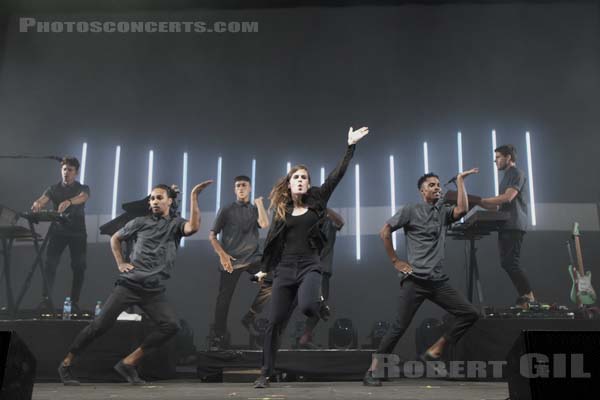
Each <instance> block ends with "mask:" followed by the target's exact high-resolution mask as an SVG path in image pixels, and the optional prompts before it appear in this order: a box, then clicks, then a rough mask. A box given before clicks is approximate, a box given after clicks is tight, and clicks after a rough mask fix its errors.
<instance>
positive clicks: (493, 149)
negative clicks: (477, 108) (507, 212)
mask: <svg viewBox="0 0 600 400" xmlns="http://www.w3.org/2000/svg"><path fill="white" fill-rule="evenodd" d="M497 147H498V145H497V144H496V130H495V129H493V130H492V160H494V196H498V166H497V165H496V151H495V150H496V148H497Z"/></svg>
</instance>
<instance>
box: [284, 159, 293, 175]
mask: <svg viewBox="0 0 600 400" xmlns="http://www.w3.org/2000/svg"><path fill="white" fill-rule="evenodd" d="M290 169H292V163H291V162H289V161H288V162H287V169H286V170H285V173H286V174H289V173H290Z"/></svg>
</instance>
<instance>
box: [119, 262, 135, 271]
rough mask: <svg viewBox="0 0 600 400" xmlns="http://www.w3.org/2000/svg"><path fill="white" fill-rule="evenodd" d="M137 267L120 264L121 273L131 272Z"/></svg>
mask: <svg viewBox="0 0 600 400" xmlns="http://www.w3.org/2000/svg"><path fill="white" fill-rule="evenodd" d="M134 268H135V267H134V266H133V265H131V264H130V263H126V262H124V263H120V264H119V272H129V271H131V270H132V269H134Z"/></svg>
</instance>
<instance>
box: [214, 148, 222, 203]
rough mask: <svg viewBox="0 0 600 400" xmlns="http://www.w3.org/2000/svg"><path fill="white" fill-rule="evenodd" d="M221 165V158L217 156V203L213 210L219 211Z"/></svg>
mask: <svg viewBox="0 0 600 400" xmlns="http://www.w3.org/2000/svg"><path fill="white" fill-rule="evenodd" d="M222 167H223V158H222V157H219V161H218V162H217V204H216V206H215V207H216V209H215V212H219V209H220V208H221V170H222Z"/></svg>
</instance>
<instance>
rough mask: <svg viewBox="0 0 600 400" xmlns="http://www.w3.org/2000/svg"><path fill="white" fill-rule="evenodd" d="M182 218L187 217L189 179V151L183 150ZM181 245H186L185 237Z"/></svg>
mask: <svg viewBox="0 0 600 400" xmlns="http://www.w3.org/2000/svg"><path fill="white" fill-rule="evenodd" d="M181 175H182V178H181V218H186V217H187V196H188V195H187V190H188V188H187V181H188V153H187V151H184V152H183V171H182V172H181ZM181 247H185V238H181Z"/></svg>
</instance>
